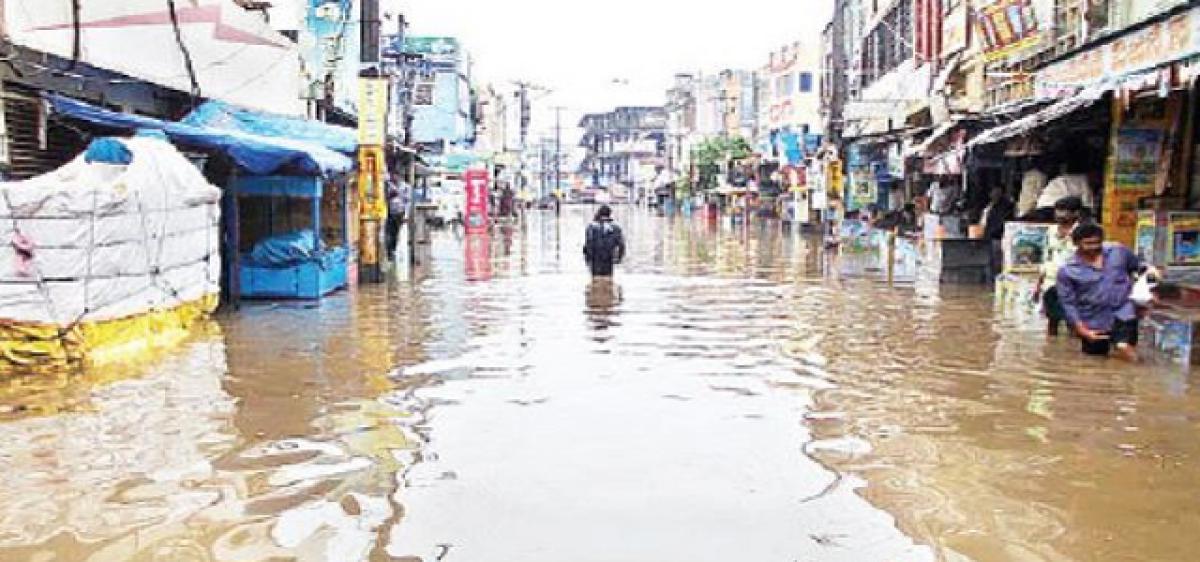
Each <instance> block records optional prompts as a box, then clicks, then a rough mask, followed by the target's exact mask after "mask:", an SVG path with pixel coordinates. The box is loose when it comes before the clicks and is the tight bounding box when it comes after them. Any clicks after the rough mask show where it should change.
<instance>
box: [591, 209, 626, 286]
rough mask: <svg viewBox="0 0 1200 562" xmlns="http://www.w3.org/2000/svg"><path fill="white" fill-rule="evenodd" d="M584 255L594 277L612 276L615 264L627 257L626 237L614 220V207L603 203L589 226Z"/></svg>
mask: <svg viewBox="0 0 1200 562" xmlns="http://www.w3.org/2000/svg"><path fill="white" fill-rule="evenodd" d="M583 257H584V259H585V260H587V263H588V267H589V268H591V270H592V276H593V277H612V274H613V265H614V264H618V263H621V260H622V259H624V258H625V237H624V236H623V235H622V234H621V228H620V227H619V226H617V225H615V224H613V222H612V209H610V208H609V207H608V205H601V206H600V209H599V210H598V211H596V217H595V218H594V219H592V224H589V225H588V227H587V233H586V236H585V237H584V243H583Z"/></svg>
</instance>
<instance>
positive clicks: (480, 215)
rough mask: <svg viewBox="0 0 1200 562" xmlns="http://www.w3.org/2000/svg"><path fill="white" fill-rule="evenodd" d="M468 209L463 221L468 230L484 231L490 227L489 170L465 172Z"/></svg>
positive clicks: (464, 179)
mask: <svg viewBox="0 0 1200 562" xmlns="http://www.w3.org/2000/svg"><path fill="white" fill-rule="evenodd" d="M463 183H465V184H466V186H465V193H464V196H465V197H466V200H467V201H466V203H467V204H466V209H465V216H464V217H463V221H464V222H465V223H466V224H464V227H465V228H466V230H467V231H468V232H483V231H486V230H487V228H488V195H489V191H490V184H491V182H490V181H489V178H488V173H487V170H467V172H466V173H465V174H463Z"/></svg>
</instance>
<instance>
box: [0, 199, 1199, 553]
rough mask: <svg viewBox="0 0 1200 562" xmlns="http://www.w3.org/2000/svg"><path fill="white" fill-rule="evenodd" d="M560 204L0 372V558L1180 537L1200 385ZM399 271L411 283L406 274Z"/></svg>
mask: <svg viewBox="0 0 1200 562" xmlns="http://www.w3.org/2000/svg"><path fill="white" fill-rule="evenodd" d="M589 211H590V209H589V208H588V207H586V206H579V207H566V208H564V211H563V216H562V218H561V219H559V220H556V219H555V218H554V216H553V214H552V213H547V212H540V213H534V214H531V217H530V219H529V220H528V221H527V222H526V223H525V224H523V225H511V226H498V227H496V228H495V229H494V230H493V232H492V234H491V235H490V236H488V237H486V238H483V239H469V240H464V239H461V238H459V237H457V236H455V234H453V233H452V232H449V231H446V232H441V233H437V234H436V235H435V236H434V242H433V247H432V249H431V256H432V257H430V258H429V259H428V260H427V261H426V262H425V263H424V264H423V265H421V266H419V267H417V268H416V269H415V270H414V271H412V272H409V271H407V268H402V271H400V272H398V273H397V276H396V279H395V280H394V281H392V282H390V283H389V284H387V285H385V286H377V287H365V288H360V289H357V290H356V291H355V292H354V293H353V294H349V295H348V294H345V293H341V294H338V295H335V296H334V297H332V298H329V299H327V300H326V301H324V302H323V303H321V304H320V305H307V304H302V303H275V304H248V305H246V306H245V307H243V309H242V310H241V311H240V312H237V313H232V314H225V315H222V316H220V317H218V319H217V320H216V321H214V322H212V323H211V324H210V325H208V326H206V327H205V328H204V329H203V330H201V332H200V333H198V334H196V335H195V336H194V337H193V338H192V339H191V340H189V341H188V342H187V343H185V344H184V345H182V346H181V347H179V348H177V349H175V350H172V351H170V352H166V353H162V354H159V355H157V356H155V357H153V358H152V359H151V360H148V361H146V362H143V363H141V364H137V365H125V366H118V367H112V368H108V369H105V370H103V371H96V372H89V373H86V374H80V375H75V376H71V377H67V376H63V377H61V378H52V377H42V378H34V379H21V380H13V381H8V383H7V386H6V387H5V388H4V390H3V394H2V400H0V403H2V404H4V410H3V412H2V413H0V420H2V430H0V560H3V561H4V562H9V561H13V562H17V561H31V562H68V561H71V562H74V561H81V562H114V561H139V562H149V561H156V562H157V561H163V562H166V561H172V562H192V561H197V562H199V561H204V562H250V561H277V560H300V561H339V562H341V561H358V560H364V561H371V562H377V561H387V560H394V561H404V562H416V561H418V560H420V561H425V562H433V561H435V560H447V561H471V562H477V561H494V562H513V561H521V562H535V561H546V562H549V561H571V562H585V561H596V562H600V561H608V562H615V561H629V562H633V561H639V562H663V561H673V560H688V561H730V560H741V561H755V562H757V561H763V562H768V561H780V562H793V561H826V560H828V561H880V562H910V561H913V562H919V561H934V560H950V561H963V560H975V561H1093V560H1098V561H1121V560H1131V561H1132V560H1155V561H1176V560H1178V561H1184V560H1194V559H1195V556H1196V555H1195V552H1196V551H1197V550H1198V549H1200V536H1197V535H1196V533H1195V532H1194V530H1195V529H1197V528H1200V487H1197V484H1196V483H1197V482H1200V439H1198V438H1197V435H1200V394H1198V393H1197V391H1196V389H1195V387H1194V385H1193V384H1192V379H1191V378H1190V375H1189V374H1188V373H1187V372H1186V371H1183V370H1181V368H1180V367H1178V366H1174V365H1170V364H1167V363H1165V362H1151V363H1149V364H1146V365H1140V366H1128V365H1124V364H1120V363H1117V362H1110V361H1101V360H1095V359H1089V358H1085V357H1082V356H1081V355H1080V354H1079V353H1078V350H1077V348H1076V344H1075V343H1074V342H1071V341H1068V340H1067V339H1066V338H1062V339H1059V340H1047V339H1046V337H1045V335H1044V334H1043V333H1042V332H1041V331H1040V330H1038V329H1037V327H1036V326H1030V325H1027V324H1021V323H1018V322H1016V321H1013V320H1008V319H1006V318H1004V317H1002V316H1000V315H998V313H996V312H994V311H993V306H992V298H991V293H990V292H989V290H987V289H983V288H979V287H939V286H938V285H937V284H936V282H932V283H931V282H928V281H924V280H921V279H918V280H915V281H913V280H907V281H904V282H898V283H896V284H895V285H894V286H892V285H888V284H887V283H885V282H883V280H882V279H881V277H880V275H879V274H878V272H873V271H867V272H866V273H865V274H862V275H851V273H852V272H856V271H862V270H863V269H864V268H862V267H855V264H853V263H843V262H842V261H841V260H835V259H833V258H830V257H826V256H825V255H823V254H822V252H821V251H820V249H819V247H818V246H816V245H815V244H813V242H812V241H808V240H805V239H803V238H799V237H795V238H793V237H791V236H790V235H783V234H781V233H780V232H778V225H774V224H768V225H765V226H760V225H757V224H756V225H751V226H750V227H749V228H743V227H737V228H731V227H728V226H718V225H715V224H713V225H709V224H705V223H703V222H700V221H691V220H684V219H674V220H672V219H666V218H661V217H655V216H653V215H652V214H650V213H645V212H642V211H640V210H635V209H632V208H628V209H619V210H618V216H617V220H618V222H619V223H620V224H621V225H622V227H623V228H624V229H625V231H626V236H627V239H628V241H629V244H630V259H629V260H628V261H627V263H626V264H625V265H623V266H622V267H621V269H620V270H619V271H618V274H617V276H616V278H615V280H611V281H606V280H595V281H593V280H591V279H590V278H589V276H588V275H587V272H586V270H585V266H584V263H583V260H582V256H581V254H580V247H581V245H582V236H583V227H584V224H585V220H586V217H587V216H588V213H589ZM410 273H411V274H410Z"/></svg>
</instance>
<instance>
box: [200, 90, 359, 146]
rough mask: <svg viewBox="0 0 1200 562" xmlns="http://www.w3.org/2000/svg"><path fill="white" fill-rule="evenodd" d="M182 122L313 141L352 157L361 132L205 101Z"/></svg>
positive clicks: (266, 135) (225, 129) (252, 133)
mask: <svg viewBox="0 0 1200 562" xmlns="http://www.w3.org/2000/svg"><path fill="white" fill-rule="evenodd" d="M181 123H185V124H188V125H195V126H197V127H210V128H213V129H220V130H222V131H240V132H243V133H248V134H251V135H259V136H264V137H279V138H286V139H292V140H298V141H305V142H311V143H314V144H319V145H321V146H323V147H325V148H328V149H330V150H334V151H337V152H341V153H344V154H353V153H354V152H355V151H356V150H358V133H357V132H356V131H355V130H354V129H351V128H349V127H340V126H337V125H330V124H328V123H322V122H320V121H313V120H311V119H303V118H300V117H289V116H285V115H272V114H269V113H262V112H258V111H251V110H248V109H242V108H240V107H236V106H232V105H229V104H227V103H225V102H220V101H208V102H204V104H202V105H201V106H200V107H198V108H196V109H195V110H194V111H192V112H191V113H189V114H188V116H187V117H184V118H183V121H181Z"/></svg>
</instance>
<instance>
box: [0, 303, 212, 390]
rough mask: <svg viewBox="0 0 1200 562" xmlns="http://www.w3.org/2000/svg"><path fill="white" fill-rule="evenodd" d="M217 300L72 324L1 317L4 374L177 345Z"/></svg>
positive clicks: (102, 360)
mask: <svg viewBox="0 0 1200 562" xmlns="http://www.w3.org/2000/svg"><path fill="white" fill-rule="evenodd" d="M218 302H219V296H218V295H216V294H212V295H207V296H205V297H203V298H201V299H199V300H196V301H192V302H189V303H185V304H182V305H180V306H177V307H175V308H172V309H169V310H154V311H149V312H146V313H143V314H138V315H135V316H129V317H126V318H117V319H113V320H103V321H99V322H82V323H80V324H77V325H75V326H73V327H71V328H60V327H59V326H55V325H53V324H40V323H28V322H19V321H13V320H0V375H3V374H25V373H30V372H38V371H46V370H58V369H64V368H71V367H80V366H94V365H100V364H104V363H109V362H114V361H126V360H130V359H134V358H136V356H137V355H139V354H143V353H147V352H149V351H152V350H154V349H157V348H162V347H167V346H173V345H176V344H178V343H179V342H180V341H182V340H183V339H184V338H186V337H187V336H188V334H189V333H190V331H191V328H192V326H193V325H195V323H196V322H197V321H198V320H201V319H204V318H207V317H208V316H209V315H210V314H212V312H213V311H214V310H216V308H217V304H218Z"/></svg>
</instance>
